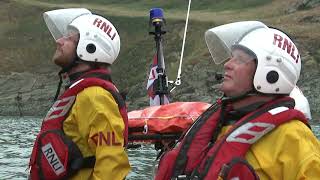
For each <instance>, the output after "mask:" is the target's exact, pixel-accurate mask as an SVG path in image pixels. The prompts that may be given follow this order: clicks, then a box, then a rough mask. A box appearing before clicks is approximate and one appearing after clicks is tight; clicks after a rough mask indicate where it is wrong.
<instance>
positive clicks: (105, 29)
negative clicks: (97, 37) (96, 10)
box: [93, 18, 117, 40]
mask: <svg viewBox="0 0 320 180" xmlns="http://www.w3.org/2000/svg"><path fill="white" fill-rule="evenodd" d="M93 25H94V26H97V27H98V28H99V29H101V30H102V31H103V32H104V33H106V34H107V36H109V37H110V38H111V40H113V39H114V38H115V37H116V36H117V33H116V32H115V31H114V30H113V29H112V27H111V25H110V24H109V23H107V22H105V21H103V20H101V19H99V18H96V19H95V20H94V21H93Z"/></svg>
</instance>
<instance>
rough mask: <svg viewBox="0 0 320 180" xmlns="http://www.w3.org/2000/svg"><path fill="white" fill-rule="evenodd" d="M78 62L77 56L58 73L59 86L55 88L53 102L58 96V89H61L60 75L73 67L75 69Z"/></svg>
mask: <svg viewBox="0 0 320 180" xmlns="http://www.w3.org/2000/svg"><path fill="white" fill-rule="evenodd" d="M79 62H80V59H79V57H78V56H76V57H75V58H74V59H73V61H72V62H71V63H70V64H69V65H68V66H66V67H63V68H62V69H61V70H60V71H59V73H58V76H59V84H58V87H57V91H56V95H55V96H54V99H53V101H56V100H57V99H58V97H59V94H60V89H61V85H62V74H63V73H66V72H69V71H70V70H71V69H72V68H73V67H75V66H76V65H77V64H78V63H79Z"/></svg>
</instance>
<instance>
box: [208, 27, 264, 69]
mask: <svg viewBox="0 0 320 180" xmlns="http://www.w3.org/2000/svg"><path fill="white" fill-rule="evenodd" d="M258 28H267V26H266V25H265V24H263V23H261V22H259V21H241V22H235V23H230V24H225V25H221V26H217V27H214V28H212V29H209V30H207V31H206V33H205V41H206V44H207V47H208V49H209V52H210V54H211V57H212V59H213V61H214V62H215V63H216V64H221V63H223V62H224V61H226V60H227V59H228V58H230V57H231V50H232V49H231V48H232V46H233V45H235V44H237V43H238V42H239V41H240V40H241V39H242V38H243V37H244V36H245V35H246V34H248V33H249V32H251V31H253V30H255V29H258Z"/></svg>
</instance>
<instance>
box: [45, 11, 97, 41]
mask: <svg viewBox="0 0 320 180" xmlns="http://www.w3.org/2000/svg"><path fill="white" fill-rule="evenodd" d="M89 14H91V12H90V11H89V10H88V9H84V8H70V9H58V10H53V11H47V12H45V13H43V19H44V21H45V23H46V25H47V27H48V29H49V31H50V33H51V35H52V36H53V38H54V39H55V40H58V39H60V38H62V37H64V36H67V35H68V34H69V33H70V32H68V25H69V24H70V23H71V22H72V21H73V20H74V19H75V18H77V17H79V16H82V15H89Z"/></svg>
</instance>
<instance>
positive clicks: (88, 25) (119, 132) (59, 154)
mask: <svg viewBox="0 0 320 180" xmlns="http://www.w3.org/2000/svg"><path fill="white" fill-rule="evenodd" d="M44 20H45V22H46V24H47V26H48V28H49V30H50V32H51V34H52V35H53V37H54V38H55V40H56V45H57V49H56V52H55V54H54V56H53V62H54V63H55V64H56V65H58V66H59V67H61V69H62V70H61V71H60V73H59V74H60V77H61V74H62V73H65V74H66V75H67V76H68V78H69V80H70V84H69V85H68V86H67V87H66V90H65V91H64V92H63V94H61V95H60V96H59V97H58V96H57V95H58V94H59V93H57V95H56V97H58V98H57V99H56V101H55V103H54V104H53V106H52V107H51V109H50V110H49V112H48V113H47V115H46V117H45V119H44V120H43V123H42V127H41V131H40V134H39V135H38V137H37V140H36V142H35V146H34V149H33V152H32V156H31V159H30V167H31V173H30V178H31V179H65V178H70V179H99V180H102V179H119V180H120V179H125V177H126V176H127V174H128V172H129V171H130V165H129V161H128V156H127V154H126V151H125V147H126V144H127V136H128V131H127V130H128V127H127V110H126V106H125V102H124V100H123V99H122V97H121V95H120V93H119V92H118V90H117V88H116V87H115V86H114V84H113V83H112V80H111V77H110V73H111V72H110V71H111V69H110V66H111V65H112V63H113V62H114V61H115V60H116V58H117V56H118V54H119V51H120V37H119V34H118V32H117V30H116V28H115V27H114V26H113V24H112V23H111V22H110V21H108V20H107V19H105V18H104V17H102V16H98V15H94V14H92V13H91V12H90V11H89V10H87V9H82V8H75V9H59V10H53V11H48V12H45V13H44ZM60 84H61V83H60ZM58 89H59V88H58Z"/></svg>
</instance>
